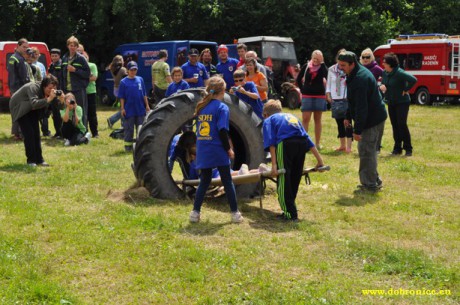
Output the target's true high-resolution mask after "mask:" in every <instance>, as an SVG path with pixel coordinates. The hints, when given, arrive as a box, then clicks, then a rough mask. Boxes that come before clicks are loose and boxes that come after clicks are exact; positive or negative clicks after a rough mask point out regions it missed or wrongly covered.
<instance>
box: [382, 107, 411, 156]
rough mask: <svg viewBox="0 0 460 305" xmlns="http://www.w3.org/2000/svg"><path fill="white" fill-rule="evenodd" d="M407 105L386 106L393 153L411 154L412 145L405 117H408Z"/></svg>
mask: <svg viewBox="0 0 460 305" xmlns="http://www.w3.org/2000/svg"><path fill="white" fill-rule="evenodd" d="M409 106H410V104H409V103H404V104H396V105H388V114H389V115H390V121H391V126H392V127H393V139H394V142H395V143H394V147H393V151H395V152H401V151H402V149H404V150H405V151H406V152H412V143H411V137H410V132H409V127H408V126H407V117H408V115H409Z"/></svg>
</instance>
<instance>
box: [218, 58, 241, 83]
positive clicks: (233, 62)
mask: <svg viewBox="0 0 460 305" xmlns="http://www.w3.org/2000/svg"><path fill="white" fill-rule="evenodd" d="M239 62H240V61H239V60H238V59H236V58H232V57H229V58H227V61H226V62H225V63H221V62H220V63H218V64H217V66H216V70H217V73H218V74H222V77H223V78H224V81H225V83H226V84H227V91H228V90H230V88H231V87H233V86H234V85H235V81H234V80H233V73H235V71H236V70H237V68H236V66H237V65H238V63H239Z"/></svg>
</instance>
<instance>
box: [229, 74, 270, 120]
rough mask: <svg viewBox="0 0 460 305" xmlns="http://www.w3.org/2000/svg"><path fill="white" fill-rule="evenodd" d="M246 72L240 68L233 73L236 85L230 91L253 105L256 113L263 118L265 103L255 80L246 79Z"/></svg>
mask: <svg viewBox="0 0 460 305" xmlns="http://www.w3.org/2000/svg"><path fill="white" fill-rule="evenodd" d="M245 77H246V72H244V71H243V70H241V69H239V70H236V71H235V73H234V74H233V80H234V81H235V86H234V87H232V88H231V89H230V93H232V94H235V95H236V96H237V97H238V98H239V99H240V100H242V101H243V102H245V103H246V104H249V105H251V107H252V110H254V113H255V114H256V115H257V116H258V117H259V118H260V119H261V120H263V119H264V118H263V116H262V108H263V104H262V101H261V100H260V97H259V92H258V91H257V87H256V85H255V84H254V82H247V81H245Z"/></svg>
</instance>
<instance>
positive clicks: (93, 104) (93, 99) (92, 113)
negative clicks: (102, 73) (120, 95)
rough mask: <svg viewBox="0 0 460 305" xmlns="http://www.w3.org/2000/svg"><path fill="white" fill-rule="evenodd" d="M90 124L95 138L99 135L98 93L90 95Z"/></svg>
mask: <svg viewBox="0 0 460 305" xmlns="http://www.w3.org/2000/svg"><path fill="white" fill-rule="evenodd" d="M87 97H88V124H89V129H90V130H91V134H92V135H93V137H95V136H97V135H98V131H97V114H96V93H92V94H88V95H87Z"/></svg>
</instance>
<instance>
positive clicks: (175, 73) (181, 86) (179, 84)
mask: <svg viewBox="0 0 460 305" xmlns="http://www.w3.org/2000/svg"><path fill="white" fill-rule="evenodd" d="M171 75H172V78H173V82H172V83H170V84H169V86H168V89H166V94H165V97H168V96H170V95H172V94H174V93H176V92H180V91H182V90H185V89H188V88H190V85H189V84H188V83H187V82H186V81H185V80H183V79H182V77H183V75H184V72H183V71H182V69H181V67H174V68H173V69H172V71H171Z"/></svg>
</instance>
